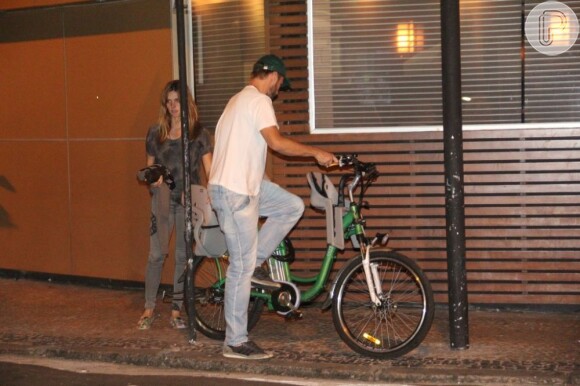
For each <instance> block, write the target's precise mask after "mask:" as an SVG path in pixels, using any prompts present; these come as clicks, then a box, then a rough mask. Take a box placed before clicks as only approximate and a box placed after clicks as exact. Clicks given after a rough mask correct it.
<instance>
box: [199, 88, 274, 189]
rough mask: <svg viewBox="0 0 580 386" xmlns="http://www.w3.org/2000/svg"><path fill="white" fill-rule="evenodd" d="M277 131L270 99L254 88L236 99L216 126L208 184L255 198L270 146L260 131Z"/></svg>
mask: <svg viewBox="0 0 580 386" xmlns="http://www.w3.org/2000/svg"><path fill="white" fill-rule="evenodd" d="M272 126H275V127H278V122H277V121H276V114H275V112H274V106H273V105H272V100H271V99H270V97H269V96H267V95H265V94H262V93H261V92H259V91H258V89H257V88H256V87H254V86H251V85H249V86H246V87H245V88H244V89H243V90H242V91H240V92H239V93H237V94H236V95H234V96H233V97H232V98H231V99H230V101H229V102H228V104H227V105H226V108H225V109H224V112H223V113H222V115H221V117H220V119H219V121H218V124H217V126H216V132H215V137H216V141H215V142H216V143H215V146H214V152H213V160H212V166H211V172H210V177H209V183H210V184H212V185H221V186H223V187H225V188H226V189H228V190H231V191H233V192H236V193H239V194H244V195H249V196H256V195H257V194H258V193H259V192H260V184H261V183H262V179H263V178H264V172H265V170H266V156H267V151H268V144H267V143H266V141H265V140H264V137H262V134H261V133H260V131H261V130H262V129H265V128H267V127H272Z"/></svg>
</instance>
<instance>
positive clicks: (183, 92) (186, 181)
mask: <svg viewBox="0 0 580 386" xmlns="http://www.w3.org/2000/svg"><path fill="white" fill-rule="evenodd" d="M175 8H176V16H177V17H176V18H177V57H178V64H179V101H180V106H181V144H182V148H183V192H184V196H185V197H184V201H185V235H184V237H185V251H186V258H187V264H188V265H191V264H192V263H193V225H192V215H191V181H190V176H189V170H190V159H189V140H190V138H189V105H188V98H187V87H188V86H187V67H186V61H185V18H184V17H185V14H184V12H183V0H176V1H175ZM177 237H179V236H177ZM186 272H187V271H186ZM191 280H193V278H188V277H185V285H184V296H183V298H184V300H185V298H186V296H185V291H186V290H187V289H188V287H189V286H192V287H193V284H192V282H191ZM187 300H188V301H190V302H193V299H187ZM186 307H187V311H188V312H187V314H188V319H189V341H190V342H191V343H193V342H195V340H196V332H195V328H194V327H193V326H194V324H193V321H194V320H195V308H194V307H192V306H191V305H189V306H188V305H187V304H186Z"/></svg>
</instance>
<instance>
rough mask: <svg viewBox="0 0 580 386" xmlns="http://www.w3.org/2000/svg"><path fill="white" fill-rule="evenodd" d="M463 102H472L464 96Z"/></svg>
mask: <svg viewBox="0 0 580 386" xmlns="http://www.w3.org/2000/svg"><path fill="white" fill-rule="evenodd" d="M461 100H462V101H464V102H471V97H468V96H464V97H461Z"/></svg>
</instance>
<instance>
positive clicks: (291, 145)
mask: <svg viewBox="0 0 580 386" xmlns="http://www.w3.org/2000/svg"><path fill="white" fill-rule="evenodd" d="M260 133H261V134H262V136H263V137H264V139H265V140H266V143H267V144H268V147H269V148H270V149H272V150H274V151H276V152H278V153H280V154H283V155H287V156H294V157H314V158H315V159H316V162H318V164H319V165H321V166H325V167H328V166H330V165H332V164H334V163H337V162H338V160H337V159H336V157H335V156H334V154H332V153H329V152H327V151H325V150H322V149H319V148H317V147H314V146H310V145H305V144H302V143H300V142H297V141H294V140H292V139H290V138H286V137H284V136H282V135H281V134H280V132H279V131H278V128H277V127H276V126H270V127H266V128H265V129H262V130H260Z"/></svg>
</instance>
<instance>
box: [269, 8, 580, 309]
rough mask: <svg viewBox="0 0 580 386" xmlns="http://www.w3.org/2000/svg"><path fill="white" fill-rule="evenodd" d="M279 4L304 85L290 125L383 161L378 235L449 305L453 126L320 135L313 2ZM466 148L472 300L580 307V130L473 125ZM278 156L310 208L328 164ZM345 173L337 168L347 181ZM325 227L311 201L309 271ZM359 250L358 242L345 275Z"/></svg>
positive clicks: (297, 81) (279, 167)
mask: <svg viewBox="0 0 580 386" xmlns="http://www.w3.org/2000/svg"><path fill="white" fill-rule="evenodd" d="M269 4H270V14H269V20H270V26H269V35H270V45H271V50H272V52H273V53H275V54H278V55H279V56H281V57H283V58H284V59H285V62H286V63H287V66H288V67H290V70H289V76H290V78H291V79H292V86H293V91H291V92H288V93H282V94H281V95H280V98H279V100H278V101H277V103H276V107H277V112H278V118H279V122H280V123H282V130H283V131H284V132H286V133H287V134H288V135H292V136H293V137H294V138H297V139H299V140H301V141H304V142H306V143H310V144H313V145H317V146H321V147H324V148H326V149H327V150H329V151H332V152H334V153H349V152H352V153H357V154H359V156H360V157H361V159H362V160H364V161H368V162H376V163H377V164H378V169H379V170H380V171H381V172H382V176H381V177H380V178H379V179H378V180H377V182H376V183H375V185H373V187H371V188H370V189H369V191H368V194H369V196H368V201H369V203H370V204H371V208H372V209H371V210H370V211H366V212H364V213H367V227H368V230H369V234H374V233H375V232H379V231H388V232H389V234H390V242H389V247H391V248H394V249H397V250H399V251H400V252H402V253H404V254H406V255H408V256H410V257H412V258H414V259H415V260H416V261H417V262H418V263H419V265H420V266H421V267H422V268H423V269H424V270H425V271H426V273H427V276H428V277H429V278H430V279H431V281H432V283H433V287H434V289H435V292H436V300H437V301H440V302H447V263H446V259H447V252H446V240H445V234H446V229H445V178H444V165H443V133H441V132H416V133H385V134H358V135H354V134H349V135H337V134H332V135H319V134H316V135H311V134H309V126H308V118H309V114H308V82H307V80H308V78H307V77H308V68H307V39H306V28H307V27H306V26H307V24H306V1H304V0H279V1H277V0H273V1H270V2H269ZM576 44H578V43H576ZM463 146H464V163H465V164H464V169H465V176H464V182H465V214H466V219H465V222H466V248H467V253H466V259H467V262H466V266H467V279H468V286H467V287H468V288H467V289H468V292H469V301H470V302H471V303H491V304H513V303H515V304H580V237H579V234H580V232H579V231H580V195H579V194H578V192H579V190H580V189H579V186H580V185H579V183H580V174H579V173H578V171H579V170H580V159H579V157H578V155H579V153H578V148H579V147H580V130H579V129H566V128H561V129H550V130H545V129H536V130H534V129H529V130H480V131H467V132H464V145H463ZM273 159H274V165H273V170H274V179H275V180H276V181H277V182H279V183H280V184H282V185H284V186H286V187H288V189H290V190H292V191H294V192H295V193H296V194H298V195H300V196H301V197H303V198H304V199H305V201H306V203H307V204H308V200H309V190H308V187H307V183H306V178H305V174H306V173H307V172H308V171H311V170H313V169H317V166H316V165H315V164H314V163H313V162H312V161H310V160H307V161H306V162H305V161H304V160H302V161H296V160H291V159H283V158H280V157H274V158H273ZM339 174H340V172H338V171H332V172H331V178H332V179H333V180H334V182H335V183H337V182H338V176H339ZM364 213H363V214H364ZM323 229H324V218H323V216H322V214H320V213H317V212H315V211H314V210H312V209H311V208H309V207H308V205H307V209H306V212H305V215H304V217H303V219H302V220H301V222H300V223H299V224H298V226H297V228H296V229H295V231H294V233H293V242H294V246H295V247H296V249H297V256H298V258H297V260H298V261H297V262H296V263H295V265H296V267H297V268H300V269H302V270H303V271H305V272H309V273H312V272H315V270H316V269H317V268H318V267H319V266H320V262H321V258H322V256H323V254H324V243H325V234H324V232H323ZM355 255H356V251H354V250H352V249H349V248H348V247H347V249H346V250H345V251H344V253H343V254H341V255H340V256H339V259H338V263H337V264H335V270H336V269H337V268H338V267H339V266H340V264H341V263H342V262H343V261H346V260H347V259H349V258H351V257H353V256H355Z"/></svg>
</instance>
